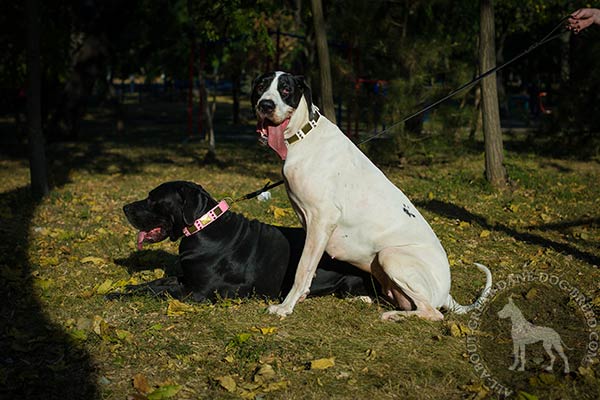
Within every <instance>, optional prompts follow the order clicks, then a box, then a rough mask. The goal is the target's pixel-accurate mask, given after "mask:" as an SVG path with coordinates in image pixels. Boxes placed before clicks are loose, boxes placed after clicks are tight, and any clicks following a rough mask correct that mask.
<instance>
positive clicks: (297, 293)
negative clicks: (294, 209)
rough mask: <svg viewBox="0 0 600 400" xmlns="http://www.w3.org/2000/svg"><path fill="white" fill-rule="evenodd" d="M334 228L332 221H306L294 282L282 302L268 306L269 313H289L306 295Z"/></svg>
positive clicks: (284, 314)
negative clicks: (302, 245) (304, 240)
mask: <svg viewBox="0 0 600 400" xmlns="http://www.w3.org/2000/svg"><path fill="white" fill-rule="evenodd" d="M334 229H335V224H332V223H318V222H317V221H310V220H309V221H307V226H306V242H305V243H304V249H303V250H302V256H301V257H300V262H299V263H298V269H297V270H296V277H295V279H294V284H293V285H292V289H291V290H290V292H289V293H288V295H287V296H286V298H285V300H284V301H283V303H281V304H274V305H271V306H269V309H268V310H269V312H270V313H271V314H277V315H280V316H282V317H284V316H286V315H289V314H291V313H292V311H293V310H294V307H295V306H296V303H298V301H300V299H302V298H304V297H306V296H307V295H308V292H309V289H310V284H311V282H312V280H313V277H314V276H315V272H316V271H317V265H318V264H319V260H321V257H322V256H323V253H324V252H325V247H326V246H327V243H328V242H329V238H330V237H331V233H332V232H333V230H334Z"/></svg>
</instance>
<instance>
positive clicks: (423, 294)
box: [377, 248, 444, 321]
mask: <svg viewBox="0 0 600 400" xmlns="http://www.w3.org/2000/svg"><path fill="white" fill-rule="evenodd" d="M377 261H378V263H379V266H381V269H382V270H383V273H385V275H386V276H387V278H389V280H390V281H391V282H392V283H393V285H392V286H391V287H390V288H389V290H388V292H391V295H392V297H393V299H394V300H395V302H396V305H397V306H398V307H399V308H400V309H401V310H399V311H398V310H395V311H388V312H385V313H383V314H382V315H381V319H383V320H392V321H396V320H399V319H401V318H403V317H407V316H413V315H414V316H418V317H421V318H423V319H428V320H431V321H440V320H442V319H444V316H443V314H442V313H441V312H440V311H439V310H437V309H436V308H435V307H434V306H432V304H431V298H432V291H434V290H438V288H437V287H432V286H435V285H432V284H431V283H432V282H431V280H430V279H427V276H426V275H427V274H428V272H427V267H424V266H423V265H421V263H420V262H419V260H418V259H416V258H414V257H412V256H410V255H408V254H407V253H406V252H405V250H404V249H399V248H386V249H383V250H381V251H380V252H379V254H378V256H377ZM380 280H381V279H380ZM382 285H384V284H383V283H382ZM384 286H385V285H384Z"/></svg>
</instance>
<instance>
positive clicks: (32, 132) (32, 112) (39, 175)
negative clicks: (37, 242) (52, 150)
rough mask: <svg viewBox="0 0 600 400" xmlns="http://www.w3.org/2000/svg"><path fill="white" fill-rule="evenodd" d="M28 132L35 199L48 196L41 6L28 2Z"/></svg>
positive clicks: (32, 190) (34, 0)
mask: <svg viewBox="0 0 600 400" xmlns="http://www.w3.org/2000/svg"><path fill="white" fill-rule="evenodd" d="M26 7H27V33H28V34H27V80H28V90H27V128H28V132H29V170H30V175H31V193H32V195H33V197H34V198H35V199H41V198H42V197H44V196H45V195H46V194H48V177H47V167H46V153H45V148H44V135H43V134H42V111H41V97H42V96H41V75H40V71H41V67H40V23H41V21H40V3H39V1H38V0H27V4H26Z"/></svg>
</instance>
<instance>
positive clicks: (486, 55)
mask: <svg viewBox="0 0 600 400" xmlns="http://www.w3.org/2000/svg"><path fill="white" fill-rule="evenodd" d="M479 7H480V15H481V17H480V22H479V25H480V28H479V30H480V42H479V43H480V46H481V47H480V51H479V62H480V64H481V70H482V71H483V72H485V71H488V70H490V69H492V68H494V67H495V65H496V53H495V43H494V35H495V29H494V5H493V0H480V2H479ZM481 104H482V113H483V137H484V143H485V176H486V179H487V180H488V182H490V184H491V185H492V186H494V187H502V186H505V185H506V170H505V168H504V165H503V161H504V155H503V146H502V131H501V130H500V112H499V109H498V89H497V87H496V74H492V75H490V76H488V77H486V78H484V79H483V80H482V82H481Z"/></svg>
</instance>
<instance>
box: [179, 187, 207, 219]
mask: <svg viewBox="0 0 600 400" xmlns="http://www.w3.org/2000/svg"><path fill="white" fill-rule="evenodd" d="M179 194H180V195H181V198H182V200H183V205H182V206H181V215H182V217H183V223H184V224H185V225H186V226H190V225H192V224H193V223H194V221H195V220H196V218H198V217H200V213H201V211H202V209H203V208H204V205H205V203H206V199H205V198H204V197H205V196H204V189H202V186H200V185H185V186H182V187H181V188H180V189H179Z"/></svg>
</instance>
